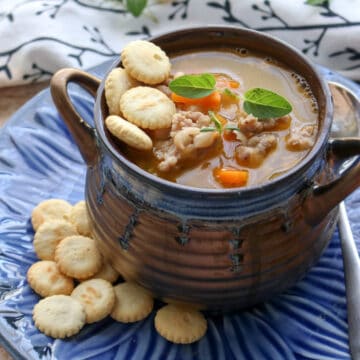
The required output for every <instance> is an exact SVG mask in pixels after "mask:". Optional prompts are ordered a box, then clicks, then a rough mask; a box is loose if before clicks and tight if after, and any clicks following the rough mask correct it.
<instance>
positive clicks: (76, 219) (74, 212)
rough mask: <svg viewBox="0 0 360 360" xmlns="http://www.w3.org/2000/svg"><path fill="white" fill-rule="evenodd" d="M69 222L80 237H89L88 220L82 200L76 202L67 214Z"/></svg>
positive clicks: (84, 203)
mask: <svg viewBox="0 0 360 360" xmlns="http://www.w3.org/2000/svg"><path fill="white" fill-rule="evenodd" d="M69 221H71V223H72V224H74V225H75V227H76V230H77V232H78V233H79V234H80V235H84V236H90V234H91V227H90V219H89V214H88V211H87V208H86V202H85V201H84V200H81V201H79V202H77V203H76V204H75V205H74V206H73V208H72V209H71V212H70V214H69Z"/></svg>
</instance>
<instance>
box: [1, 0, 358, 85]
mask: <svg viewBox="0 0 360 360" xmlns="http://www.w3.org/2000/svg"><path fill="white" fill-rule="evenodd" d="M9 4H10V5H8V6H7V8H4V9H3V10H1V12H0V37H1V39H2V41H1V43H0V83H1V84H3V85H12V84H17V83H20V82H35V81H40V80H44V79H46V78H49V77H50V76H51V75H52V74H53V73H54V72H55V71H56V70H57V69H59V68H61V67H69V66H73V67H80V68H89V67H90V66H93V65H95V64H97V63H101V62H103V61H106V60H107V59H109V58H112V57H115V56H117V55H118V54H119V52H120V50H121V48H122V47H123V46H124V45H125V44H126V43H127V42H129V41H131V40H133V39H136V38H148V37H150V36H152V35H156V34H159V33H163V32H166V31H171V30H176V29H178V28H183V27H186V26H194V25H208V24H211V25H214V24H218V25H221V24H225V25H232V26H243V27H247V28H250V29H255V30H259V31H264V32H267V33H270V34H273V35H275V36H277V37H279V38H281V39H283V40H285V41H287V42H289V43H290V44H292V45H294V46H295V47H297V48H298V49H299V50H301V51H302V52H303V53H304V54H305V55H306V56H308V57H309V58H310V59H312V60H314V61H315V62H317V63H319V64H322V65H325V66H327V67H329V68H331V69H333V70H336V71H340V72H341V73H342V74H344V75H346V76H349V77H351V78H353V79H357V80H360V71H359V69H360V55H359V54H360V48H359V46H360V44H359V41H358V39H359V38H360V12H357V13H356V12H354V11H353V9H358V8H360V0H354V2H352V3H351V4H350V3H346V2H342V7H341V8H339V6H336V3H335V2H334V5H333V2H332V1H328V2H320V3H319V4H317V5H310V4H307V3H306V2H305V1H304V0H293V1H292V6H291V7H289V6H288V2H287V1H286V0H242V1H236V0H202V1H195V0H167V1H159V0H153V1H149V2H148V5H147V7H146V8H145V10H144V12H143V13H142V15H141V16H140V17H138V18H135V17H133V16H132V15H131V14H130V13H129V12H128V11H127V9H126V4H125V1H115V0H53V1H49V0H48V1H21V0H14V1H11V2H10V1H9ZM24 18H26V19H27V20H26V24H27V25H28V27H29V29H26V30H24V29H25V28H24V24H23V19H24ZM79 19H80V21H79ZM54 23H57V24H59V25H57V26H53V25H54ZM11 29H13V30H12V33H13V34H14V36H11V38H9V37H8V36H5V35H4V36H2V34H8V33H9V31H10V30H11ZM49 29H50V30H49ZM67 29H69V31H64V30H67ZM95 29H96V30H95ZM24 31H27V32H28V34H27V35H26V36H25V37H24V36H16V34H20V33H22V32H24ZM33 49H34V50H33Z"/></svg>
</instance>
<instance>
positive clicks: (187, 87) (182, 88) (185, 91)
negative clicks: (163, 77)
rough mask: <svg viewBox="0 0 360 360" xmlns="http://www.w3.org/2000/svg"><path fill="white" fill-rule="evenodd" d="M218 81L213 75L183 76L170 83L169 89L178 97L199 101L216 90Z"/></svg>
mask: <svg viewBox="0 0 360 360" xmlns="http://www.w3.org/2000/svg"><path fill="white" fill-rule="evenodd" d="M215 84H216V80H215V77H214V75H211V74H197V75H183V76H179V77H177V78H176V79H174V80H172V81H170V84H169V88H170V90H171V91H172V92H174V93H175V94H177V95H180V96H184V97H186V98H190V99H199V98H202V97H205V96H208V95H210V94H211V93H212V92H213V91H214V90H215Z"/></svg>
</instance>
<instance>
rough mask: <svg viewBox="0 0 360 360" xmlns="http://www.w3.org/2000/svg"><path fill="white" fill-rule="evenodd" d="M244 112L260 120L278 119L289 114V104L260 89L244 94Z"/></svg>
mask: <svg viewBox="0 0 360 360" xmlns="http://www.w3.org/2000/svg"><path fill="white" fill-rule="evenodd" d="M244 110H245V111H246V112H247V113H248V114H253V115H254V116H255V117H257V118H260V119H268V118H278V117H281V116H284V115H287V114H289V113H290V112H291V110H292V107H291V105H290V103H289V102H288V101H287V100H286V99H285V98H284V97H282V96H280V95H278V94H276V93H274V92H272V91H270V90H267V89H262V88H254V89H250V90H248V91H247V92H246V93H245V94H244Z"/></svg>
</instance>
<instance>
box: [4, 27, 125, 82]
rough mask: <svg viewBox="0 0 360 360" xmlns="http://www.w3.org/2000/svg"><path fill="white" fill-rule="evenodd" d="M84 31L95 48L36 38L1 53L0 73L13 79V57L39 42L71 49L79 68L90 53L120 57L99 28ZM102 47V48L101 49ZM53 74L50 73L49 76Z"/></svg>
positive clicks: (70, 52)
mask: <svg viewBox="0 0 360 360" xmlns="http://www.w3.org/2000/svg"><path fill="white" fill-rule="evenodd" d="M83 29H84V30H85V31H86V32H87V33H88V34H89V35H90V39H89V40H90V41H91V42H93V43H94V44H95V46H94V47H89V46H80V45H75V44H71V43H69V42H67V41H63V40H60V39H57V38H54V37H50V36H43V37H39V38H35V39H32V40H29V41H25V42H24V43H22V44H20V45H17V46H16V47H14V48H13V49H10V50H8V51H5V52H0V73H1V72H3V73H5V74H6V76H7V77H8V78H9V79H11V78H12V73H11V70H10V66H9V63H10V60H11V58H12V56H13V55H14V54H15V53H16V52H18V51H19V50H21V49H22V48H24V47H26V46H28V45H31V44H33V43H36V42H37V43H39V42H46V41H48V42H52V43H57V44H59V45H63V46H65V47H66V48H68V49H69V51H68V56H69V57H71V58H73V59H75V60H76V63H77V64H76V65H78V66H82V65H83V62H82V57H83V56H84V54H86V53H88V52H90V53H95V54H98V55H101V56H103V57H107V58H109V57H113V56H116V55H118V53H117V52H116V51H115V50H113V49H112V48H111V47H110V46H109V45H108V44H107V43H106V42H105V41H104V38H103V37H102V35H101V33H100V31H99V29H98V28H97V27H93V28H90V27H88V26H83ZM99 45H100V47H99ZM2 59H5V61H3V64H2V65H1V60H2ZM33 69H35V70H40V69H41V68H40V67H39V66H38V65H35V66H34V65H33ZM50 73H51V72H50V71H49V74H50ZM44 75H46V74H45V70H44V69H42V76H41V77H43V76H44ZM24 77H25V78H24V79H29V78H30V77H29V75H27V74H25V75H24Z"/></svg>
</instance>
